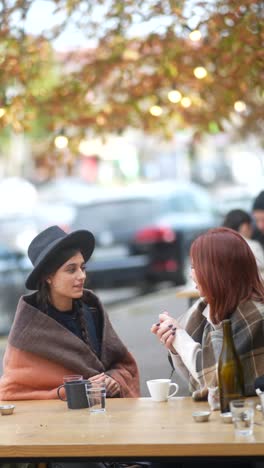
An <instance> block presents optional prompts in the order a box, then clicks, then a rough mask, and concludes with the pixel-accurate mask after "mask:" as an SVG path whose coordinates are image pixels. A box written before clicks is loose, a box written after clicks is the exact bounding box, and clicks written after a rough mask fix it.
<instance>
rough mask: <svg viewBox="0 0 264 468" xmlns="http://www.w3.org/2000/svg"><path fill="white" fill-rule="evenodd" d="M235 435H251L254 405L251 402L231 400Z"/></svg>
mask: <svg viewBox="0 0 264 468" xmlns="http://www.w3.org/2000/svg"><path fill="white" fill-rule="evenodd" d="M230 409H231V413H232V419H233V423H234V425H235V434H236V435H239V436H240V435H243V436H250V435H252V434H253V424H254V411H255V403H254V401H252V400H232V401H231V402H230Z"/></svg>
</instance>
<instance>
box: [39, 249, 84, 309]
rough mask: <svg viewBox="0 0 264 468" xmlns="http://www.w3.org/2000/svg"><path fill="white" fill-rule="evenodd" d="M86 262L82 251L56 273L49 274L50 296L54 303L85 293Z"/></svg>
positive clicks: (78, 296) (76, 297)
mask: <svg viewBox="0 0 264 468" xmlns="http://www.w3.org/2000/svg"><path fill="white" fill-rule="evenodd" d="M85 278H86V274H85V263H84V259H83V256H82V254H81V253H80V252H78V253H76V254H75V255H74V256H73V257H71V258H70V259H69V260H67V262H65V263H64V264H63V265H62V266H61V267H60V268H59V269H58V270H57V271H56V272H55V273H53V274H52V275H49V276H48V278H47V280H46V281H47V283H48V285H49V290H50V296H51V300H52V302H53V303H58V302H59V301H60V302H62V301H63V300H65V301H66V302H67V300H68V302H69V303H70V301H71V300H72V299H79V298H80V297H82V295H83V287H84V281H85Z"/></svg>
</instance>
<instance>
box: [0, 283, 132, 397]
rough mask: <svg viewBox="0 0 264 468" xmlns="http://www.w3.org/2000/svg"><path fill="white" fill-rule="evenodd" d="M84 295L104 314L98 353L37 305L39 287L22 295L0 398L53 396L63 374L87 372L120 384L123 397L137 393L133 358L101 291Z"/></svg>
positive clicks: (13, 328) (85, 374) (8, 350)
mask: <svg viewBox="0 0 264 468" xmlns="http://www.w3.org/2000/svg"><path fill="white" fill-rule="evenodd" d="M83 300H84V302H86V303H87V304H88V305H90V306H93V307H95V308H96V310H97V312H96V313H98V314H100V319H101V323H102V347H101V355H100V357H98V355H97V354H96V353H95V352H94V351H93V349H92V346H90V345H88V344H86V343H84V342H83V341H82V340H81V339H79V338H78V337H77V336H75V335H74V334H73V333H71V332H70V331H69V330H67V329H66V328H65V327H63V326H62V325H61V324H59V323H58V322H56V321H55V320H54V319H53V318H51V317H49V316H48V315H47V314H44V313H43V312H41V311H40V310H38V309H37V308H36V307H35V306H34V304H35V302H36V301H35V293H33V294H30V295H27V296H22V297H21V298H20V301H19V303H18V307H17V311H16V315H15V319H14V323H13V325H12V328H11V331H10V334H9V337H8V344H7V348H6V352H5V355H4V361H3V376H2V377H1V379H0V399H1V400H31V399H32V400H33V399H37V400H42V399H54V398H57V387H58V386H59V385H60V384H61V383H62V381H63V376H64V375H67V374H80V375H83V376H84V377H85V378H89V377H91V376H93V375H95V374H98V373H101V372H105V373H106V374H108V375H109V376H111V377H113V378H114V379H115V380H116V381H117V382H118V383H119V384H120V387H121V392H120V396H121V397H137V396H139V375H138V369H137V365H136V362H135V360H134V358H133V357H132V355H131V354H130V353H129V352H128V350H127V348H126V347H125V346H124V344H123V343H122V341H121V340H120V338H119V337H118V335H117V334H116V332H115V331H114V329H113V327H112V325H111V322H110V320H109V318H108V315H107V313H106V312H105V311H104V308H103V306H102V304H101V302H100V301H99V299H98V298H97V296H96V295H95V294H94V293H92V291H89V290H85V292H84V296H83Z"/></svg>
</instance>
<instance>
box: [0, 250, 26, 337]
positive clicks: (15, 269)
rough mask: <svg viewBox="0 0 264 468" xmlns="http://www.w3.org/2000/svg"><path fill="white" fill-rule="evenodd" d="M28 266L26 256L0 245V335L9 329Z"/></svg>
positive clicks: (22, 290)
mask: <svg viewBox="0 0 264 468" xmlns="http://www.w3.org/2000/svg"><path fill="white" fill-rule="evenodd" d="M29 268H30V266H29V260H28V259H27V257H26V256H24V255H23V254H21V253H17V252H15V251H13V250H11V249H9V248H7V247H5V246H3V245H0V335H5V334H6V333H8V331H9V329H10V326H11V323H12V321H13V318H14V315H15V311H16V306H17V302H18V299H19V297H20V296H21V295H22V294H24V293H25V278H26V276H27V273H28V271H29Z"/></svg>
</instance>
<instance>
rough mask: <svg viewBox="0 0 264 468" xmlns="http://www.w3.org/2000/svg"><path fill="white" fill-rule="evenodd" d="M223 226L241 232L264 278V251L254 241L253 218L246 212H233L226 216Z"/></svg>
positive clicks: (258, 243)
mask: <svg viewBox="0 0 264 468" xmlns="http://www.w3.org/2000/svg"><path fill="white" fill-rule="evenodd" d="M263 213H264V212H263ZM223 226H224V227H228V228H230V229H234V230H235V231H237V232H239V234H241V236H242V237H243V238H244V239H245V240H246V242H247V243H248V245H249V247H250V248H251V250H252V252H253V254H254V255H255V258H256V262H257V266H258V269H259V271H260V274H261V275H263V276H264V250H263V248H262V246H261V244H260V242H258V241H257V240H253V239H252V235H253V229H254V227H253V221H252V218H251V216H250V215H249V214H248V213H247V212H246V211H244V210H231V211H229V212H228V213H227V214H226V216H225V219H224V221H223Z"/></svg>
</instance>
